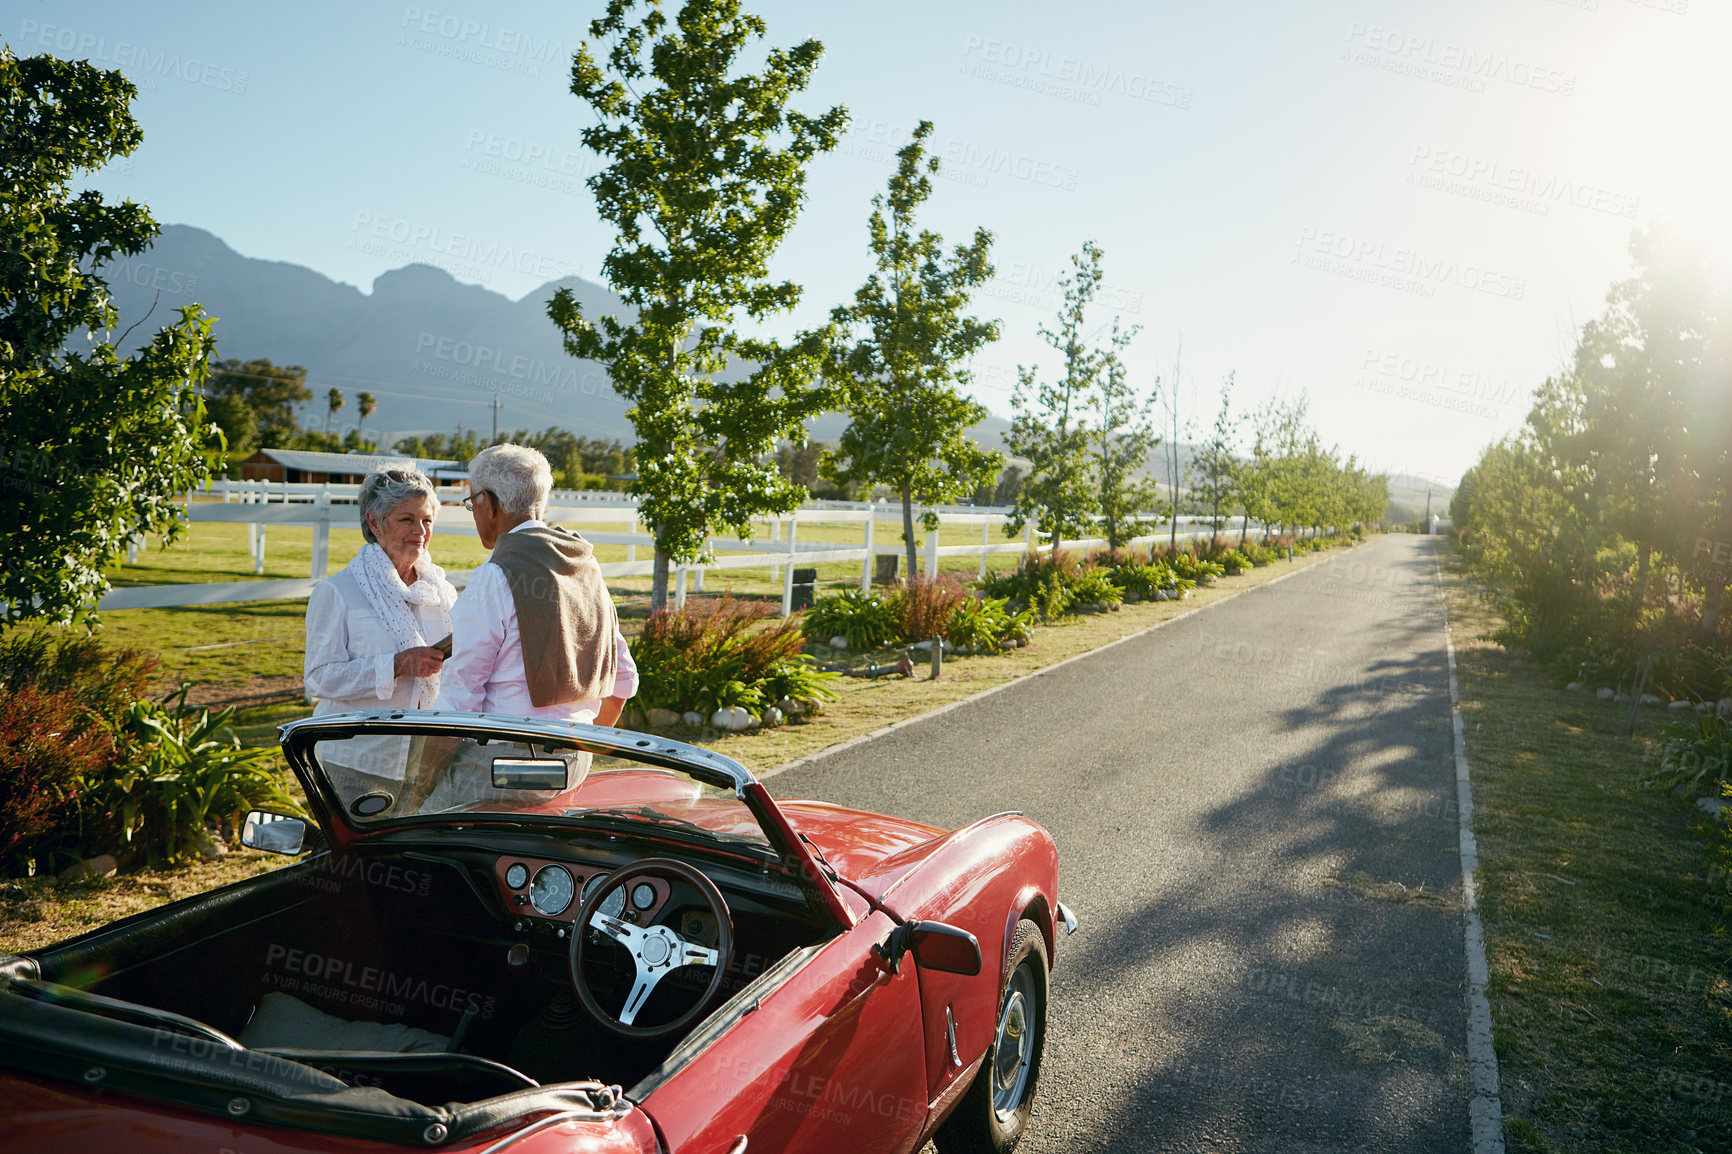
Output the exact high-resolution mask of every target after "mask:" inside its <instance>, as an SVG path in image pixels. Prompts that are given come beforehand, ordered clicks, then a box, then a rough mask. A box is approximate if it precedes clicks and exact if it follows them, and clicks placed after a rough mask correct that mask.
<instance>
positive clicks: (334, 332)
mask: <svg viewBox="0 0 1732 1154" xmlns="http://www.w3.org/2000/svg"><path fill="white" fill-rule="evenodd" d="M483 271H484V270H483ZM103 275H104V276H105V278H106V279H107V281H108V285H109V289H110V291H111V292H112V293H113V296H114V300H115V304H116V307H117V308H118V309H119V311H120V314H121V323H120V328H121V329H122V330H123V331H124V330H125V329H126V328H127V327H128V326H130V325H133V324H135V323H136V322H138V321H139V320H141V319H142V318H146V317H149V319H148V320H146V321H145V323H143V324H140V325H138V328H137V329H136V330H135V332H134V335H133V337H132V339H131V341H130V342H129V343H130V344H131V345H132V346H134V347H136V346H137V345H140V344H142V343H144V342H145V341H146V340H148V339H149V334H150V332H152V331H153V330H154V329H156V328H157V327H159V326H160V325H162V324H164V323H168V322H169V321H172V319H173V316H174V310H175V309H176V308H179V307H181V306H183V305H187V304H191V303H193V302H194V301H197V302H198V303H199V304H200V305H202V306H203V307H204V310H205V312H206V313H208V314H210V315H211V316H214V317H216V318H218V319H217V322H216V325H215V327H214V332H215V334H216V338H217V355H218V356H219V357H221V358H222V359H225V360H227V359H231V358H232V359H236V360H243V361H246V360H254V359H258V358H265V359H268V360H270V361H272V362H273V363H275V364H279V365H301V366H303V367H305V368H306V369H307V384H308V386H309V387H310V388H312V390H313V393H314V398H315V399H314V401H313V402H312V404H310V405H308V406H306V409H305V411H304V412H303V413H302V414H301V422H302V424H303V425H306V426H308V427H311V428H315V429H322V428H324V420H325V394H326V393H327V391H328V390H329V389H331V388H337V389H340V390H342V392H343V394H344V397H345V406H344V408H343V409H341V410H339V411H338V413H337V414H336V417H335V418H334V419H333V421H332V424H331V431H332V432H336V433H344V432H347V431H348V430H349V429H351V428H354V427H355V425H356V422H357V419H358V414H357V413H356V406H355V394H356V393H359V392H362V391H366V392H370V393H372V394H373V396H374V397H375V398H376V399H377V403H378V409H377V411H376V412H375V413H374V414H373V415H372V417H371V418H369V419H368V420H367V422H366V428H365V429H364V430H363V431H364V434H365V435H367V436H368V437H371V438H373V439H375V440H377V441H378V442H379V443H380V444H381V445H387V446H388V445H390V444H391V443H393V442H394V441H396V440H397V439H398V438H401V437H406V436H410V435H413V434H423V435H424V434H427V433H435V432H439V433H448V432H452V431H453V430H454V429H456V428H457V427H458V426H459V425H461V426H462V427H463V428H466V429H479V430H481V431H482V432H483V433H487V432H489V431H491V429H492V427H493V421H494V416H495V414H494V411H493V410H494V404H495V400H496V399H497V403H498V413H497V416H498V427H499V428H500V429H502V430H506V429H523V428H527V429H532V430H539V429H544V428H547V427H548V426H550V425H558V426H560V427H563V428H566V429H569V430H571V431H572V432H574V433H577V434H579V435H581V436H586V437H603V438H609V439H612V438H618V439H620V440H622V441H625V442H626V443H628V444H629V443H631V442H632V441H634V440H636V436H635V434H634V433H633V432H632V428H631V424H630V422H629V421H627V420H626V416H625V411H626V405H625V403H624V402H623V401H622V400H621V399H620V397H619V396H618V394H616V393H615V392H614V390H613V386H612V384H611V383H610V382H609V379H608V374H607V372H606V370H604V369H603V368H602V367H601V366H599V365H597V364H596V363H594V362H593V361H580V360H577V359H576V358H575V357H572V356H569V355H568V354H567V353H566V351H565V348H564V345H563V343H562V339H561V336H560V333H559V331H558V330H557V329H556V328H554V326H553V322H552V321H550V320H549V319H548V317H547V302H548V300H549V299H551V298H552V296H553V294H554V293H555V292H556V291H557V290H558V289H560V288H569V289H571V291H572V293H573V295H575V296H576V298H577V300H578V302H579V303H580V304H582V305H583V308H584V312H585V314H586V315H589V316H599V315H603V314H614V315H619V316H622V317H629V316H631V315H632V314H633V311H634V310H632V309H631V308H630V307H629V306H627V305H626V304H625V303H624V302H622V301H621V300H620V299H619V297H617V296H615V295H614V294H613V293H612V292H610V291H608V290H607V289H606V288H603V287H602V286H600V285H596V284H592V283H590V282H589V281H586V280H583V279H581V278H579V277H563V278H560V279H558V280H552V281H549V282H547V283H546V284H543V285H541V286H540V287H538V288H536V289H535V290H533V291H532V292H529V293H527V294H525V295H524V296H522V297H520V298H518V299H516V300H513V299H512V298H510V297H508V296H505V295H504V294H502V293H498V292H494V291H493V290H491V289H488V288H485V287H483V286H481V285H475V284H464V283H461V282H459V281H458V280H457V279H456V278H455V277H453V276H452V275H451V273H449V272H447V271H446V270H445V269H443V268H437V267H434V266H433V265H430V264H410V265H407V266H405V267H403V268H396V269H392V270H390V271H389V272H385V273H382V274H380V275H379V277H378V278H377V279H375V280H374V281H373V285H372V289H371V291H370V292H362V291H361V290H360V289H358V288H356V287H355V286H353V285H347V284H342V283H340V282H338V281H334V280H331V279H330V278H329V277H326V276H324V275H323V274H321V273H318V272H315V271H314V270H312V269H310V268H305V267H303V266H301V265H297V264H289V263H287V262H284V261H270V260H258V259H255V258H253V257H247V256H242V255H241V254H240V253H237V252H235V251H234V250H233V249H232V248H230V247H229V246H228V245H226V244H224V243H223V241H222V240H221V239H219V238H218V237H216V236H214V235H212V234H211V233H209V232H206V231H205V230H203V229H200V228H193V227H191V226H189V225H184V224H171V225H168V226H166V227H164V228H163V230H162V232H161V234H160V235H159V236H158V237H157V239H156V242H155V243H154V244H153V245H152V246H151V247H150V248H149V249H148V250H146V251H145V252H143V253H141V254H139V255H138V256H136V257H131V258H122V259H120V260H117V261H114V262H112V263H110V264H108V265H106V266H104V269H103ZM153 309H154V313H153ZM845 426H846V419H845V418H844V417H842V416H841V415H840V414H833V413H832V414H825V415H824V416H823V417H821V418H819V419H818V420H816V421H814V422H813V424H812V427H811V435H812V436H814V437H816V438H819V439H833V438H835V437H836V436H838V435H840V433H841V432H842V429H843V428H844V427H845ZM1007 428H1009V422H1008V421H1005V420H1004V419H1003V418H1001V417H988V418H987V419H986V420H985V421H983V422H981V424H980V425H979V426H977V427H976V429H975V430H974V432H975V436H976V439H977V440H980V441H981V442H982V443H983V444H990V445H991V446H993V447H998V446H999V445H1000V443H1001V442H1000V436H1001V434H1002V433H1003V431H1004V430H1005V429H1007Z"/></svg>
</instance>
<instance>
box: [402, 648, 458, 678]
mask: <svg viewBox="0 0 1732 1154" xmlns="http://www.w3.org/2000/svg"><path fill="white" fill-rule="evenodd" d="M444 663H445V655H444V654H443V653H441V652H439V650H437V649H435V648H433V647H432V646H431V645H417V646H414V647H412V648H409V649H405V650H403V651H401V652H400V653H398V654H397V660H396V662H395V663H394V664H393V665H392V668H391V672H392V673H394V674H396V675H397V676H398V677H431V676H433V675H434V674H435V673H438V672H439V667H440V666H441V665H443V664H444Z"/></svg>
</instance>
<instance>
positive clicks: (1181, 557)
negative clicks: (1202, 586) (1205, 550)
mask: <svg viewBox="0 0 1732 1154" xmlns="http://www.w3.org/2000/svg"><path fill="white" fill-rule="evenodd" d="M1168 564H1169V565H1171V566H1172V570H1173V572H1174V574H1176V575H1177V576H1180V577H1183V578H1184V579H1185V580H1187V581H1192V582H1200V581H1202V580H1203V579H1204V578H1207V577H1220V576H1222V575H1223V574H1225V573H1226V571H1227V570H1226V566H1224V565H1222V564H1221V563H1220V562H1219V561H1209V560H1206V559H1204V558H1202V557H1198V556H1195V555H1194V554H1191V553H1175V554H1174V555H1173V558H1172V560H1171V561H1169V562H1168Z"/></svg>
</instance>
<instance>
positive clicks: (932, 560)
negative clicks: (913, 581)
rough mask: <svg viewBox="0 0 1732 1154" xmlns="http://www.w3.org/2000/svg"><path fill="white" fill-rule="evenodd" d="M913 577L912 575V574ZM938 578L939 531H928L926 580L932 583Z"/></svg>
mask: <svg viewBox="0 0 1732 1154" xmlns="http://www.w3.org/2000/svg"><path fill="white" fill-rule="evenodd" d="M910 576H912V574H910ZM937 576H938V530H936V529H928V530H927V531H926V579H927V580H928V581H931V580H932V579H933V578H935V577H937Z"/></svg>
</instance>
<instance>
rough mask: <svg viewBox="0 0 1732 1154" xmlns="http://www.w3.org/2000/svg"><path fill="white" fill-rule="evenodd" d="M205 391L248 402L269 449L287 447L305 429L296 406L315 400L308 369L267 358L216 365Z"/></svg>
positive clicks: (262, 442) (261, 435) (260, 437)
mask: <svg viewBox="0 0 1732 1154" xmlns="http://www.w3.org/2000/svg"><path fill="white" fill-rule="evenodd" d="M205 393H206V394H207V395H208V396H210V397H213V398H216V397H231V396H232V397H239V398H240V399H241V400H243V401H245V402H246V404H247V405H248V407H250V408H251V409H252V411H253V413H254V414H255V415H256V417H257V419H258V430H259V444H260V445H262V446H264V447H265V448H267V449H279V448H283V447H285V446H287V445H288V444H289V443H290V442H291V441H293V440H294V439H295V436H296V435H297V434H298V433H299V432H300V431H301V427H300V424H299V423H298V422H297V421H296V420H295V406H296V405H301V404H305V403H306V402H308V401H310V400H312V399H313V391H312V390H311V389H309V388H307V370H306V369H303V368H302V367H301V366H299V365H273V364H271V362H270V361H269V360H266V359H260V360H253V361H237V360H228V361H222V362H221V363H219V364H215V365H212V366H211V370H210V380H209V383H208V384H207V385H206V387H205Z"/></svg>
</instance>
